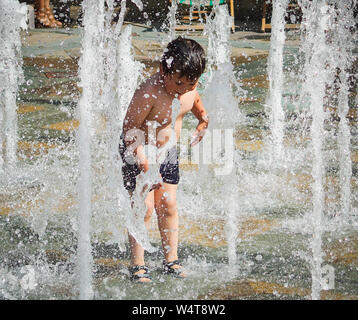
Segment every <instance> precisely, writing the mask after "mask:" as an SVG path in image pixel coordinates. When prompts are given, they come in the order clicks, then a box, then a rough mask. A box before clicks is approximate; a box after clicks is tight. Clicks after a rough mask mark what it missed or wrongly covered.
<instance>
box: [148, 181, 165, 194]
mask: <svg viewBox="0 0 358 320" xmlns="http://www.w3.org/2000/svg"><path fill="white" fill-rule="evenodd" d="M161 187H162V183H161V182H158V183H156V184H153V185H152V186H151V187H150V189H149V192H150V191H152V190H159V189H160V188H161Z"/></svg>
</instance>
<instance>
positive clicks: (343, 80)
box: [332, 1, 355, 219]
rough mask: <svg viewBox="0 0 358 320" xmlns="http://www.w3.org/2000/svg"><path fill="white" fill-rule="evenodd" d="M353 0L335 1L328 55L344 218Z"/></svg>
mask: <svg viewBox="0 0 358 320" xmlns="http://www.w3.org/2000/svg"><path fill="white" fill-rule="evenodd" d="M353 3H354V2H351V3H349V2H348V3H346V2H344V1H336V6H337V10H336V13H337V16H336V26H335V28H334V29H333V30H334V32H333V34H332V37H333V39H332V43H333V46H334V48H335V51H336V54H335V55H334V56H333V57H332V58H333V59H332V60H333V62H334V63H335V64H336V70H337V72H338V75H337V76H338V77H339V83H340V88H339V94H338V108H337V110H338V116H339V118H340V121H339V128H338V143H337V145H338V155H339V181H340V204H341V214H342V215H343V217H344V218H346V219H347V218H349V213H350V208H351V178H352V160H351V150H350V145H351V142H350V141H351V133H350V128H349V123H348V119H347V114H348V110H349V105H348V95H349V90H348V89H349V88H348V86H349V85H348V81H349V80H348V79H349V76H350V75H349V70H352V69H351V68H352V65H353V59H354V58H353V57H354V55H353V50H354V48H355V43H354V38H353V36H352V32H351V28H354V25H355V21H354V13H353V10H352V7H353Z"/></svg>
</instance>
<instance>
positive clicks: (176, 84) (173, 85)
mask: <svg viewBox="0 0 358 320" xmlns="http://www.w3.org/2000/svg"><path fill="white" fill-rule="evenodd" d="M162 76H163V80H164V87H165V90H166V91H167V93H169V94H170V95H173V96H177V98H180V96H181V95H183V94H184V93H187V92H189V91H193V90H194V89H195V88H196V86H197V85H198V82H199V79H194V80H189V79H188V78H186V77H185V76H184V77H180V73H179V72H177V73H174V74H164V73H162Z"/></svg>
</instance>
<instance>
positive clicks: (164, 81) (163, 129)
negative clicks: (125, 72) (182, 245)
mask: <svg viewBox="0 0 358 320" xmlns="http://www.w3.org/2000/svg"><path fill="white" fill-rule="evenodd" d="M205 65H206V59H205V53H204V50H203V48H202V47H201V46H200V44H199V43H197V42H196V41H194V40H191V39H184V38H181V37H179V38H177V39H175V40H173V41H172V42H170V43H169V44H168V46H167V48H166V50H165V51H164V54H163V57H162V59H161V63H160V71H159V72H158V73H156V74H154V75H153V76H151V77H150V78H149V79H148V80H146V81H145V82H144V83H143V84H142V85H141V86H140V87H139V88H138V89H137V90H136V92H135V93H134V95H133V98H132V101H131V103H130V105H129V107H128V110H127V113H126V116H125V118H124V123H123V132H122V135H121V142H120V154H121V157H122V159H123V167H122V174H123V180H124V186H125V188H126V189H127V190H128V192H129V194H130V196H132V194H133V191H134V190H135V188H136V177H137V176H138V175H139V174H140V173H141V172H142V171H143V172H147V171H148V169H149V161H148V159H147V157H146V155H145V152H144V145H147V144H148V143H150V141H151V140H152V139H153V137H152V136H151V135H153V130H154V133H155V137H154V138H155V143H156V147H157V148H160V147H163V146H164V145H165V144H166V143H167V142H168V141H169V139H170V136H171V134H175V138H176V141H178V139H179V136H180V131H181V128H182V122H183V118H184V115H185V114H186V113H188V112H189V111H191V112H192V113H193V114H194V116H195V117H196V118H197V119H198V125H197V127H196V131H195V134H194V136H195V137H196V139H195V142H193V144H192V145H194V144H197V143H199V142H200V141H201V139H202V138H203V136H204V133H205V129H206V128H207V127H208V117H207V112H206V110H205V108H204V106H203V103H202V101H201V98H200V96H199V94H198V92H197V90H196V87H197V85H198V81H199V78H200V76H201V74H202V73H203V72H204V70H205ZM174 98H177V99H178V100H179V101H180V110H179V112H178V115H177V117H176V119H172V104H173V100H174ZM172 121H174V132H173V133H172V131H173V130H172V126H171V124H172ZM153 123H155V124H156V125H155V126H153ZM153 127H154V129H153ZM133 132H135V134H133ZM138 132H139V133H140V134H138ZM139 136H141V137H142V139H141V140H142V141H140V139H139ZM172 138H173V137H172ZM133 146H135V147H133ZM128 150H132V152H131V156H133V157H132V159H133V158H134V159H135V162H133V161H129V160H128V156H127V155H128ZM160 175H161V177H162V181H163V182H162V183H158V184H156V185H153V186H150V187H151V189H152V191H150V192H149V193H148V195H147V197H146V199H145V204H146V207H147V212H146V214H145V218H144V222H145V225H146V227H147V228H148V227H149V224H150V218H151V215H152V213H153V210H154V209H155V210H156V213H157V217H158V227H159V231H160V235H161V240H162V246H163V251H164V261H163V271H164V273H166V274H170V275H173V276H176V277H179V278H184V277H186V273H185V271H184V269H183V267H182V265H181V263H180V261H179V259H178V227H179V218H178V211H177V204H176V193H177V187H178V183H179V160H178V154H177V148H176V146H174V147H172V148H169V149H168V151H167V156H166V159H165V160H164V162H163V163H161V165H160ZM128 236H129V243H130V248H131V267H130V268H129V271H130V273H131V279H132V280H134V281H137V282H150V281H151V278H150V273H149V270H148V268H147V267H146V266H145V263H144V249H143V248H142V246H141V245H140V244H139V243H137V241H136V239H135V238H134V237H133V236H132V235H130V234H129V235H128Z"/></svg>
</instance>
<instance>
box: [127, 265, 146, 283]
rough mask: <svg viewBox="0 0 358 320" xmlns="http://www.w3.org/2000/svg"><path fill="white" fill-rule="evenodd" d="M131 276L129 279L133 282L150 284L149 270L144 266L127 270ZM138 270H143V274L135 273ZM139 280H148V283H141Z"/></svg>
mask: <svg viewBox="0 0 358 320" xmlns="http://www.w3.org/2000/svg"><path fill="white" fill-rule="evenodd" d="M128 270H129V272H130V274H131V276H130V279H131V280H132V281H135V282H151V281H152V279H151V277H150V272H149V269H148V268H147V267H146V266H131V267H129V268H128ZM140 270H144V271H145V272H144V273H137V272H138V271H140ZM141 279H149V280H150V281H141Z"/></svg>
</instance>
